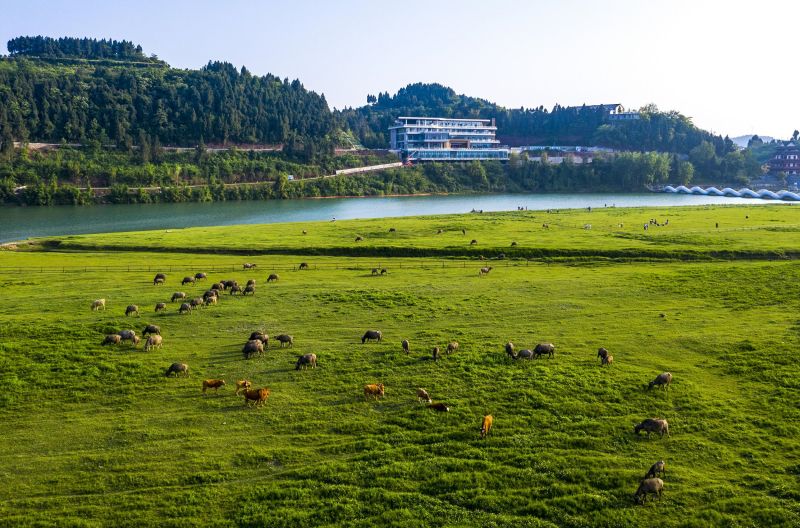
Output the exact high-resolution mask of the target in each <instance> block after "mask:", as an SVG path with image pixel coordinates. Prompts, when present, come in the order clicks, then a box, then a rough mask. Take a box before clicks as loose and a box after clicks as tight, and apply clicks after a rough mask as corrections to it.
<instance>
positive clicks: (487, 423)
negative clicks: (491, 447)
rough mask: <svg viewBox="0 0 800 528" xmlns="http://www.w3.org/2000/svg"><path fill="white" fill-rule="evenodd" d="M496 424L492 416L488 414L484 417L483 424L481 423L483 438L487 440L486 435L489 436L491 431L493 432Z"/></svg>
mask: <svg viewBox="0 0 800 528" xmlns="http://www.w3.org/2000/svg"><path fill="white" fill-rule="evenodd" d="M493 424H494V416H492V415H491V414H487V415H486V416H484V417H483V422H481V438H486V435H488V434H489V431H491V430H492V425H493Z"/></svg>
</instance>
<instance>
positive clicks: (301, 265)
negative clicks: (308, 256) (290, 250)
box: [300, 262, 308, 270]
mask: <svg viewBox="0 0 800 528" xmlns="http://www.w3.org/2000/svg"><path fill="white" fill-rule="evenodd" d="M300 269H301V270H307V269H308V263H306V262H301V263H300Z"/></svg>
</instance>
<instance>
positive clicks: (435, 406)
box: [428, 402, 450, 412]
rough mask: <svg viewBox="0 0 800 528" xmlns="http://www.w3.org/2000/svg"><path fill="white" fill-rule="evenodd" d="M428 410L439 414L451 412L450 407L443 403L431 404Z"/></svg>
mask: <svg viewBox="0 0 800 528" xmlns="http://www.w3.org/2000/svg"><path fill="white" fill-rule="evenodd" d="M428 408H429V409H433V410H434V411H437V412H450V407H448V406H447V405H445V404H444V403H441V402H436V403H429V404H428Z"/></svg>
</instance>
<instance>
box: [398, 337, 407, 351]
mask: <svg viewBox="0 0 800 528" xmlns="http://www.w3.org/2000/svg"><path fill="white" fill-rule="evenodd" d="M400 344H401V345H402V346H403V352H405V353H406V354H408V339H403V341H402V342H401V343H400Z"/></svg>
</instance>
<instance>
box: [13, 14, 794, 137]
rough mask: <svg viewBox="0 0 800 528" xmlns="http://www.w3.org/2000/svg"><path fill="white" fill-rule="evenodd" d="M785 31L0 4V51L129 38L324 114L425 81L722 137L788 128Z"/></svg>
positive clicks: (783, 19) (668, 17)
mask: <svg viewBox="0 0 800 528" xmlns="http://www.w3.org/2000/svg"><path fill="white" fill-rule="evenodd" d="M798 30H800V2H798V1H797V0H764V1H761V2H755V1H752V0H750V1H742V0H727V1H722V0H660V1H656V0H607V1H601V0H595V1H591V0H547V1H544V0H527V1H526V0H516V1H514V0H482V1H478V0H457V1H454V0H394V1H391V2H388V1H382V0H371V1H369V0H317V1H312V0H289V1H287V0H283V1H277V0H263V1H250V2H246V1H243V0H224V1H220V0H216V1H207V0H176V1H170V0H161V1H152V0H138V1H128V0H114V1H108V0H102V1H101V0H51V1H45V0H23V1H20V0H13V1H12V0H0V42H3V43H5V42H7V41H8V40H9V39H10V38H12V37H15V36H19V35H46V36H52V37H59V36H75V37H83V36H88V37H95V38H113V39H117V40H121V39H124V40H130V41H133V42H135V43H137V44H141V45H142V47H143V48H144V51H145V53H148V54H151V53H154V54H156V55H158V57H159V58H161V59H163V60H166V61H167V62H168V63H169V64H171V65H172V66H175V67H179V68H199V67H202V66H203V65H205V64H206V63H207V62H208V61H209V60H224V61H228V62H231V63H233V64H234V65H236V66H237V67H240V66H243V65H244V66H246V67H247V69H248V70H250V71H251V72H252V73H254V74H266V73H272V74H274V75H278V76H280V77H288V78H289V79H300V81H301V82H302V83H303V84H304V85H305V86H306V88H308V89H310V90H314V91H315V92H318V93H324V94H325V97H326V99H327V101H328V103H329V105H331V106H332V107H336V108H343V107H346V106H361V105H363V104H365V103H366V96H367V94H377V93H379V92H389V93H391V94H394V93H395V92H396V91H397V90H398V89H399V88H402V87H403V86H406V85H407V84H410V83H415V82H437V83H440V84H443V85H446V86H450V87H451V88H453V89H454V90H455V91H456V92H458V93H460V94H466V95H471V96H475V97H482V98H484V99H488V100H489V101H492V102H495V103H497V104H500V105H503V106H506V107H510V108H519V107H522V106H524V107H538V106H540V105H544V106H545V107H547V108H551V107H552V106H553V105H555V104H556V103H558V104H561V105H564V106H569V105H580V104H583V103H586V104H598V103H621V104H623V105H624V106H625V107H626V108H639V107H640V106H643V105H645V104H650V103H654V104H656V105H657V106H658V107H659V108H660V109H661V110H677V111H679V112H681V113H682V114H684V115H686V116H689V117H691V118H692V120H693V121H694V123H695V124H696V125H698V126H700V127H702V128H705V129H707V130H711V131H713V132H715V133H717V134H722V135H726V134H727V135H730V136H731V137H735V136H739V135H745V134H754V133H757V134H761V135H768V136H774V137H779V138H787V137H789V136H790V135H791V134H792V131H793V130H795V129H797V128H800V105H798V104H797V103H798V87H800V67H798V58H799V57H800V31H798ZM3 52H5V50H4V49H3Z"/></svg>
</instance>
